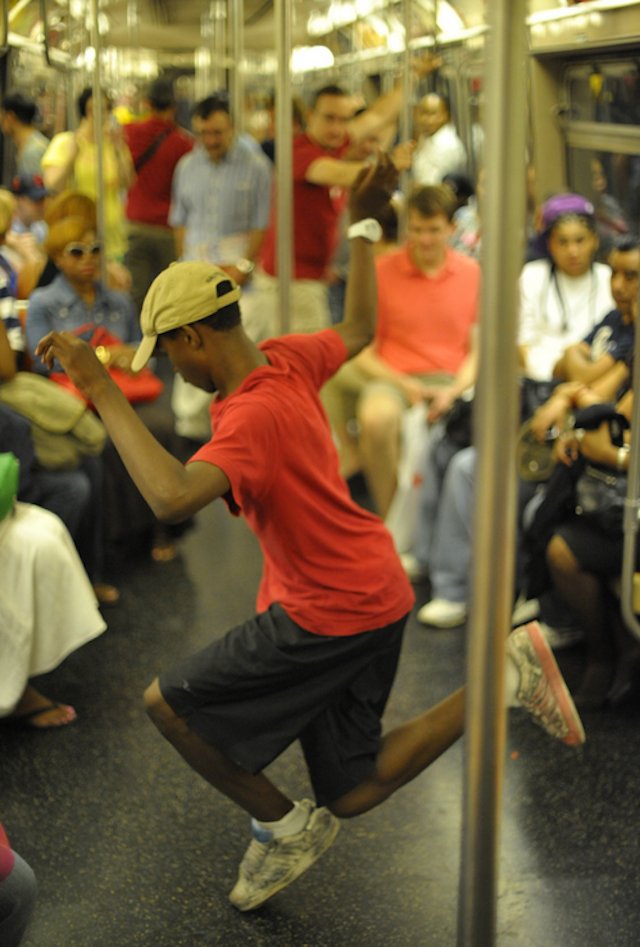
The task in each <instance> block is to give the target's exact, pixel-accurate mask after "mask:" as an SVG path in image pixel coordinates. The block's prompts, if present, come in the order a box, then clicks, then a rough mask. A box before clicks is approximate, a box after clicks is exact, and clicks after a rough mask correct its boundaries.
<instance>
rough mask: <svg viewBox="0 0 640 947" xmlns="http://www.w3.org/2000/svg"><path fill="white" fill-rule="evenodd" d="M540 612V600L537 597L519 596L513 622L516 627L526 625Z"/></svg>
mask: <svg viewBox="0 0 640 947" xmlns="http://www.w3.org/2000/svg"><path fill="white" fill-rule="evenodd" d="M539 614H540V602H539V601H538V599H537V598H528V599H525V598H519V599H518V601H517V602H516V604H515V607H514V609H513V614H512V616H511V624H512V625H513V627H514V628H520V626H521V625H526V624H527V622H528V621H533V619H534V618H537V617H538V615H539Z"/></svg>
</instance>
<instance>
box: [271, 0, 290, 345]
mask: <svg viewBox="0 0 640 947" xmlns="http://www.w3.org/2000/svg"><path fill="white" fill-rule="evenodd" d="M274 12H275V22H276V52H277V56H278V75H277V87H276V172H277V181H278V199H277V225H278V228H277V243H276V261H277V275H278V292H279V302H280V333H281V335H284V334H286V333H287V332H288V331H289V307H290V301H291V279H292V275H293V266H292V259H293V238H294V234H293V225H292V207H293V151H292V148H293V120H292V115H291V37H292V15H291V14H292V11H291V0H275V4H274Z"/></svg>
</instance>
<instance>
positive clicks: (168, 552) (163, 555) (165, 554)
mask: <svg viewBox="0 0 640 947" xmlns="http://www.w3.org/2000/svg"><path fill="white" fill-rule="evenodd" d="M177 555H178V549H177V547H176V546H175V545H174V544H173V543H171V542H168V543H157V544H156V545H155V546H154V547H153V549H152V550H151V558H152V559H153V561H154V562H173V560H174V559H175V558H176V556H177Z"/></svg>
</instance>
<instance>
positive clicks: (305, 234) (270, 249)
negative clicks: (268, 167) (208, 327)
mask: <svg viewBox="0 0 640 947" xmlns="http://www.w3.org/2000/svg"><path fill="white" fill-rule="evenodd" d="M425 63H428V66H425V65H422V66H421V68H422V70H423V71H424V70H425V69H426V68H431V65H430V61H429V60H425ZM401 106H402V86H400V85H398V86H397V87H396V88H395V89H393V91H391V92H389V93H387V94H386V95H382V96H380V98H379V99H377V100H376V101H375V102H374V104H373V105H372V106H371V108H368V109H366V110H365V111H364V112H361V113H360V114H359V115H357V116H356V117H355V118H353V117H352V114H353V103H352V100H351V98H350V96H348V95H347V94H346V93H345V92H344V91H343V90H342V89H341V88H340V87H339V86H336V85H332V86H326V87H325V88H323V89H320V91H319V92H317V93H316V95H315V99H314V103H313V107H312V109H311V111H310V112H309V114H308V116H307V127H306V131H305V132H303V133H302V134H301V135H296V137H295V138H294V140H293V238H294V273H293V282H292V287H291V310H290V320H291V322H290V330H291V331H292V332H316V331H318V330H319V329H324V328H326V327H327V326H329V325H330V324H331V316H330V312H329V301H328V289H327V283H326V278H327V276H328V272H327V271H328V267H329V263H330V262H331V259H332V257H333V254H334V251H335V249H336V244H337V240H338V220H339V217H340V214H341V212H342V210H343V209H344V206H345V189H346V188H349V187H351V185H352V184H353V182H354V181H355V180H356V178H357V177H358V175H359V174H360V171H361V170H362V168H363V167H365V166H366V165H367V161H348V160H345V159H344V154H345V152H346V150H347V148H348V147H349V146H351V145H354V144H359V143H360V142H362V141H364V139H366V138H368V137H370V136H372V135H375V134H376V133H377V132H378V131H379V130H380V129H382V128H384V127H385V126H388V125H389V123H390V122H393V121H394V120H395V119H396V118H397V117H398V115H399V113H400V108H401ZM411 150H412V149H405V150H400V149H399V150H398V151H397V152H395V153H394V163H395V164H396V167H397V168H398V170H405V168H408V167H410V164H411V162H410V153H411ZM276 213H277V202H276V201H275V200H272V202H271V219H270V221H269V226H268V228H267V232H266V235H265V240H264V244H263V247H262V253H261V260H262V267H263V270H264V272H263V273H260V274H259V275H258V279H257V284H258V288H259V290H260V293H261V306H264V307H268V308H269V311H270V313H272V321H273V323H274V324H276V323H277V320H276V318H275V316H276V304H277V292H278V282H277V278H276V277H277V267H276V239H277V238H276V229H277V228H276Z"/></svg>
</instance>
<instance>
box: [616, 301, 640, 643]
mask: <svg viewBox="0 0 640 947" xmlns="http://www.w3.org/2000/svg"><path fill="white" fill-rule="evenodd" d="M636 305H637V306H638V312H640V291H639V292H638V298H637V300H636ZM636 319H637V317H636ZM633 392H634V395H633V408H632V411H631V450H630V452H629V470H628V475H627V481H628V486H627V499H626V500H625V508H624V525H623V529H624V547H623V555H622V591H621V593H620V603H621V605H622V617H623V618H624V622H625V625H626V626H627V628H628V629H629V631H630V632H631V633H632V634H633V635H635V637H636V638H640V622H638V619H637V617H636V614H635V612H634V610H633V575H634V573H635V571H636V548H637V543H638V526H639V525H640V524H638V511H639V510H640V501H639V500H638V481H639V478H640V332H636V342H635V348H634V358H633Z"/></svg>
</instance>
